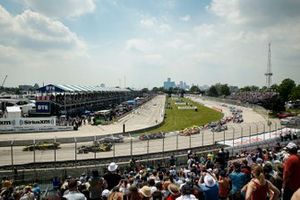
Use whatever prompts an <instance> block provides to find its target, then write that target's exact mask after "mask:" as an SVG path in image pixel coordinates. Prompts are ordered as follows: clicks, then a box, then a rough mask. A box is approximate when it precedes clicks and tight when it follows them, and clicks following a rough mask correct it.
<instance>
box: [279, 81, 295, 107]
mask: <svg viewBox="0 0 300 200" xmlns="http://www.w3.org/2000/svg"><path fill="white" fill-rule="evenodd" d="M294 87H296V84H295V81H293V80H292V79H289V78H287V79H284V80H283V81H282V82H281V83H280V85H279V87H278V92H279V95H280V97H281V98H282V99H283V101H285V102H286V101H287V100H288V98H289V96H290V94H291V92H292V90H293V88H294Z"/></svg>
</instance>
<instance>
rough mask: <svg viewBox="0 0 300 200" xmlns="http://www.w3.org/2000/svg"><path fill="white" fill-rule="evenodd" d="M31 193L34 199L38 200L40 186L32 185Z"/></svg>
mask: <svg viewBox="0 0 300 200" xmlns="http://www.w3.org/2000/svg"><path fill="white" fill-rule="evenodd" d="M32 192H33V194H34V197H35V199H36V200H40V196H41V188H40V186H39V185H38V184H37V183H34V184H33V188H32Z"/></svg>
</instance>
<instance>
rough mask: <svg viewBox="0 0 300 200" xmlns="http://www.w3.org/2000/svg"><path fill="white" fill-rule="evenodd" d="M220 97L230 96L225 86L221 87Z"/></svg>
mask: <svg viewBox="0 0 300 200" xmlns="http://www.w3.org/2000/svg"><path fill="white" fill-rule="evenodd" d="M221 95H224V96H228V95H230V89H229V87H228V85H227V84H224V85H221Z"/></svg>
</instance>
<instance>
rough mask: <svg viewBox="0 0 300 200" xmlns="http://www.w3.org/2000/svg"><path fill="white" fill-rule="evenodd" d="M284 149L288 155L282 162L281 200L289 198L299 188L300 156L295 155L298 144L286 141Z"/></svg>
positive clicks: (288, 199)
mask: <svg viewBox="0 0 300 200" xmlns="http://www.w3.org/2000/svg"><path fill="white" fill-rule="evenodd" d="M286 150H287V152H288V153H289V154H290V156H289V158H288V159H287V160H286V161H285V163H284V171H283V200H290V199H291V198H292V195H293V193H294V192H296V190H298V189H299V188H300V181H299V180H300V170H299V169H300V156H299V155H297V150H298V146H297V145H296V144H295V143H293V142H290V143H288V145H287V146H286Z"/></svg>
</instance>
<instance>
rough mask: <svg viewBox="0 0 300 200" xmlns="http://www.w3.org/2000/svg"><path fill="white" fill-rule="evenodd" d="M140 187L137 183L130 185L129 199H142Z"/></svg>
mask: <svg viewBox="0 0 300 200" xmlns="http://www.w3.org/2000/svg"><path fill="white" fill-rule="evenodd" d="M141 199H142V198H141V196H140V194H139V192H138V188H137V187H136V186H135V185H132V186H130V187H129V194H128V200H141Z"/></svg>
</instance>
